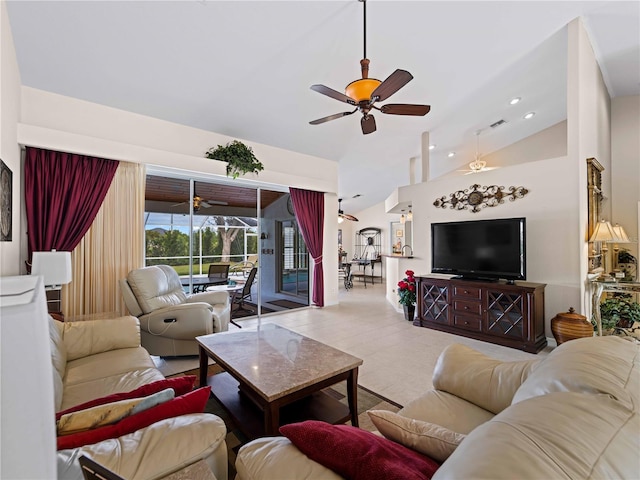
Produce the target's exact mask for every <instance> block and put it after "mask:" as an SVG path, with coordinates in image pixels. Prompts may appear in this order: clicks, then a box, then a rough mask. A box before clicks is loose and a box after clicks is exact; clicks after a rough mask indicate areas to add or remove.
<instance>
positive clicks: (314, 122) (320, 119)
mask: <svg viewBox="0 0 640 480" xmlns="http://www.w3.org/2000/svg"><path fill="white" fill-rule="evenodd" d="M357 111H358V109H357V108H356V109H355V110H354V111H353V112H342V113H335V114H333V115H329V116H328V117H322V118H319V119H317V120H313V121H311V122H309V123H310V124H311V125H320V124H321V123H324V122H328V121H329V120H335V119H336V118H342V117H346V116H347V115H351V114H352V113H355V112H357Z"/></svg>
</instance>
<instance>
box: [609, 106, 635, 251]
mask: <svg viewBox="0 0 640 480" xmlns="http://www.w3.org/2000/svg"><path fill="white" fill-rule="evenodd" d="M639 132H640V95H635V96H628V97H617V98H614V99H613V100H612V102H611V183H612V189H611V210H612V214H611V220H612V221H613V222H617V223H619V224H620V225H622V226H623V227H624V229H625V231H626V232H627V235H629V237H632V238H633V239H634V240H635V241H636V243H629V244H624V245H622V244H621V245H620V246H621V247H622V248H626V249H628V250H629V251H630V252H631V253H632V255H634V256H635V257H636V258H638V253H639V252H638V243H637V241H638V230H639V227H640V225H638V215H639V214H640V212H639V211H638V203H639V202H640V133H639Z"/></svg>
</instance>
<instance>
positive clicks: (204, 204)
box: [171, 186, 229, 212]
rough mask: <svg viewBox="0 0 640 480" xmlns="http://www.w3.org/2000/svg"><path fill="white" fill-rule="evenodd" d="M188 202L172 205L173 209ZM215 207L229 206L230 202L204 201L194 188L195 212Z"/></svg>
mask: <svg viewBox="0 0 640 480" xmlns="http://www.w3.org/2000/svg"><path fill="white" fill-rule="evenodd" d="M186 203H187V202H180V203H176V204H175V205H171V206H172V207H178V206H180V205H186ZM213 205H229V203H228V202H222V201H219V200H203V199H202V197H201V196H200V195H198V194H197V193H196V189H195V186H194V188H193V211H194V212H197V211H198V210H200V208H210V207H211V206H213Z"/></svg>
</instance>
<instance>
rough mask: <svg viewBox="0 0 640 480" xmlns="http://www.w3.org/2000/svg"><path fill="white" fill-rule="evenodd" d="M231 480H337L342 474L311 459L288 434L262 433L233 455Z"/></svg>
mask: <svg viewBox="0 0 640 480" xmlns="http://www.w3.org/2000/svg"><path fill="white" fill-rule="evenodd" d="M236 471H237V475H236V478H235V480H273V479H285V478H295V479H296V480H339V479H341V478H342V477H340V476H339V475H337V474H336V473H335V472H333V471H332V470H329V469H328V468H326V467H324V466H322V465H320V464H319V463H317V462H314V461H313V460H311V459H310V458H309V457H307V456H306V455H305V454H304V453H302V452H301V451H300V450H298V449H297V448H296V447H295V446H294V445H293V444H292V443H291V442H290V441H289V439H288V438H285V437H264V438H258V439H256V440H253V441H252V442H249V443H247V444H246V445H244V446H243V447H241V448H240V450H239V451H238V456H237V457H236Z"/></svg>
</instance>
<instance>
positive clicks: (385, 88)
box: [371, 69, 413, 103]
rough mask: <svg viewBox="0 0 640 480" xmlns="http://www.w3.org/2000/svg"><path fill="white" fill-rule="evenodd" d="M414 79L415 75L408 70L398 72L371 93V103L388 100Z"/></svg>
mask: <svg viewBox="0 0 640 480" xmlns="http://www.w3.org/2000/svg"><path fill="white" fill-rule="evenodd" d="M412 78H413V75H411V74H410V73H409V72H407V71H406V70H400V69H398V70H396V71H395V72H393V73H392V74H391V75H389V76H388V77H387V79H386V80H385V81H384V82H382V83H381V84H380V85H378V88H376V89H375V90H374V91H373V92H372V93H371V103H373V102H382V101H384V100H386V99H387V98H389V97H390V96H391V95H393V94H394V93H396V92H397V91H398V90H400V89H401V88H402V87H404V86H405V85H406V84H407V83H409V82H410V81H411V79H412Z"/></svg>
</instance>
